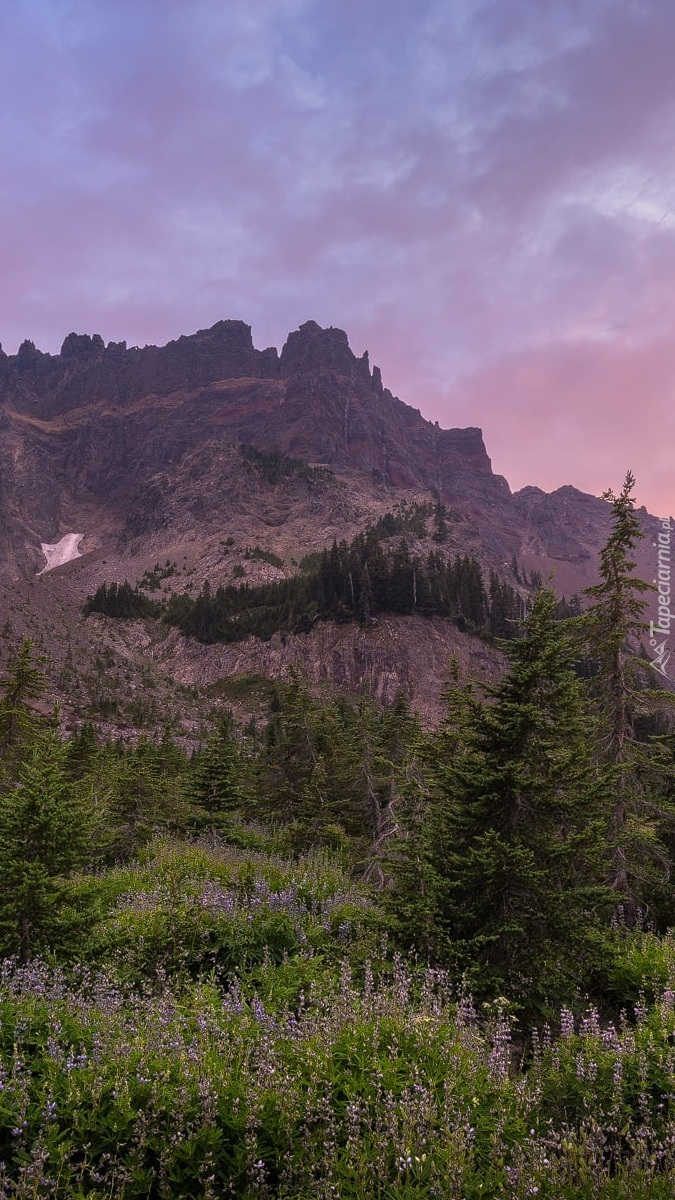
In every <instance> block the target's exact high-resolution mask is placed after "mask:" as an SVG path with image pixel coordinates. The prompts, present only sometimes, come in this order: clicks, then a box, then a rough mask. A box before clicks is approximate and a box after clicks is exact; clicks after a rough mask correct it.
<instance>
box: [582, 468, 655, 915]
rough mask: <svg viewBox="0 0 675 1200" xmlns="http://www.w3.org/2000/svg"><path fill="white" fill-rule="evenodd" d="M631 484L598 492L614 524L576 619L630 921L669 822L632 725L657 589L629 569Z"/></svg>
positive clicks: (650, 756)
mask: <svg viewBox="0 0 675 1200" xmlns="http://www.w3.org/2000/svg"><path fill="white" fill-rule="evenodd" d="M634 487H635V478H634V476H633V474H632V473H631V472H630V471H628V472H627V474H626V477H625V480H624V484H623V487H622V489H621V491H620V492H619V494H618V495H615V494H614V493H613V492H612V491H611V490H610V491H607V492H605V493H604V494H603V499H605V500H608V501H610V503H611V505H612V530H611V533H610V535H609V537H608V539H607V541H606V543H605V545H604V547H603V549H602V551H601V553H600V572H599V574H600V578H599V581H598V583H597V584H595V585H594V586H593V587H589V588H586V589H585V592H584V594H585V595H586V596H587V597H588V598H589V599H590V601H591V603H590V606H589V607H588V608H587V610H586V612H585V613H584V614H583V617H582V618H581V622H580V624H581V628H582V630H583V632H584V635H585V642H586V653H587V655H588V657H589V659H590V661H591V662H592V663H593V664H594V667H595V670H594V673H593V675H592V676H591V680H590V686H591V694H592V695H593V697H594V702H595V705H596V707H597V710H598V714H599V717H600V723H601V728H602V737H601V743H600V745H601V753H602V756H603V758H604V759H605V761H606V762H608V763H610V764H612V765H613V766H614V767H616V769H617V776H616V785H615V793H614V797H615V798H614V805H613V813H612V828H611V840H612V846H613V867H612V877H611V882H612V886H613V888H614V890H615V892H616V893H617V895H618V898H619V901H620V904H621V907H622V909H623V913H624V917H625V918H626V919H627V920H628V922H629V923H631V922H632V921H634V920H635V918H636V915H637V911H638V909H639V908H640V906H641V905H644V904H646V903H647V901H648V893H649V891H650V890H651V889H652V888H654V887H656V888H657V889H658V888H659V886H660V885H662V882H663V879H662V878H661V880H660V881H659V875H660V876H661V877H662V876H663V860H664V856H665V850H664V847H663V844H662V841H661V838H660V837H659V826H660V825H662V824H663V823H664V822H665V823H666V824H672V815H671V816H669V815H668V813H666V811H665V809H663V808H661V806H660V805H659V801H658V792H659V782H658V776H659V773H660V771H661V756H660V751H659V750H658V749H657V748H656V747H654V748H649V747H647V746H646V745H645V744H644V743H642V744H640V743H639V742H638V741H637V739H636V738H635V732H634V724H635V718H636V715H637V712H638V709H639V707H640V702H641V701H640V687H639V682H638V669H637V668H638V659H637V657H636V655H635V653H634V643H635V641H636V639H637V638H638V636H639V635H640V634H641V633H642V632H643V631H644V629H645V628H646V623H645V620H644V610H645V608H646V606H647V599H646V595H645V594H646V593H648V592H651V591H654V590H655V589H654V587H653V586H652V584H650V583H647V582H645V580H643V579H640V578H639V577H638V576H636V574H635V566H636V563H635V560H634V557H633V554H634V550H635V547H636V545H637V543H638V542H639V540H640V539H641V538H642V537H643V536H644V532H643V530H642V528H641V526H640V522H639V520H638V517H637V514H636V513H635V502H634V498H633V489H634ZM631 643H633V645H631ZM666 857H667V856H666ZM659 861H661V866H659V865H658V864H659Z"/></svg>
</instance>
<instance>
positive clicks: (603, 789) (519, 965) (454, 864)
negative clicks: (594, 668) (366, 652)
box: [421, 589, 611, 1015]
mask: <svg viewBox="0 0 675 1200" xmlns="http://www.w3.org/2000/svg"><path fill="white" fill-rule="evenodd" d="M555 604H556V600H555V596H554V594H553V592H552V591H551V590H549V589H544V590H541V591H540V592H539V593H538V594H537V596H536V597H535V600H534V603H533V607H532V611H531V613H530V615H529V617H528V619H527V621H526V623H525V631H524V632H525V636H524V637H523V638H520V639H516V640H514V641H512V642H510V643H509V644H508V648H507V655H508V657H509V659H510V668H509V670H508V671H507V674H506V675H505V677H504V679H503V680H502V681H501V683H500V684H499V685H497V686H496V687H494V688H490V689H488V697H489V701H490V702H489V703H479V702H478V701H477V700H476V699H475V697H474V696H473V695H472V694H471V693H469V692H467V691H466V690H465V689H464V690H462V689H459V688H457V689H455V697H454V704H453V708H454V711H453V712H451V714H450V715H451V721H452V723H451V724H449V725H447V726H446V728H445V730H444V741H445V743H446V745H447V744H448V742H450V740H451V739H454V745H453V746H452V757H451V758H450V759H449V760H447V759H446V760H445V761H443V762H440V763H438V764H437V767H436V770H437V779H436V781H435V784H434V785H433V786H432V789H431V791H432V795H431V797H430V801H431V802H430V811H429V814H428V817H427V820H426V821H425V828H424V835H423V841H422V855H421V876H422V882H423V886H424V888H425V892H426V895H425V901H424V910H425V911H424V914H423V919H424V927H425V930H426V937H427V940H428V942H429V943H430V946H431V948H432V950H433V953H434V956H435V957H436V958H437V959H438V960H440V961H442V962H445V963H451V964H454V966H455V967H456V969H457V970H458V971H466V972H468V975H469V978H470V980H471V983H472V986H473V987H474V988H475V990H476V991H477V992H478V993H479V994H481V995H484V996H494V995H497V994H501V993H506V994H507V995H510V996H511V997H512V998H513V999H514V1000H516V1001H517V1002H518V1003H519V1004H520V1005H521V1006H522V1007H523V1009H524V1010H525V1011H526V1012H527V1013H528V1014H529V1015H533V1014H536V1013H540V1012H541V1009H542V1005H544V1004H545V1002H546V1000H550V1001H551V1002H553V1003H559V1002H560V1001H561V1000H563V999H569V998H570V995H571V994H572V992H573V991H574V988H575V986H576V983H577V981H578V979H579V978H583V977H584V975H586V977H588V975H589V973H590V972H591V970H592V969H593V968H594V967H596V966H597V965H598V964H599V962H600V959H601V952H600V947H601V944H602V940H601V938H600V937H599V934H600V931H601V929H602V927H603V923H604V921H605V919H606V916H607V914H608V911H609V910H610V907H611V906H610V899H611V892H610V891H609V889H608V888H607V887H606V886H605V884H604V878H605V874H606V869H607V856H606V831H607V812H608V803H609V800H608V797H609V794H610V789H611V776H610V773H609V772H608V771H607V770H605V769H601V768H600V767H598V765H597V764H596V762H595V759H594V755H593V749H592V745H593V737H594V725H593V722H592V720H591V718H590V717H589V715H588V713H587V711H586V707H585V703H584V698H583V694H582V692H581V685H580V683H579V681H578V680H577V678H576V676H575V674H574V670H573V663H574V647H573V642H572V639H571V637H570V635H569V633H568V631H567V630H566V629H565V628H564V626H563V625H562V623H561V622H557V621H556V620H555V618H554V610H555ZM430 918H431V919H430Z"/></svg>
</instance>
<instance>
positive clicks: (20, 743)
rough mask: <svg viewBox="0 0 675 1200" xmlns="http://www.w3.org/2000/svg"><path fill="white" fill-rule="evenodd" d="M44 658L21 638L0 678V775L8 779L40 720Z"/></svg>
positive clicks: (45, 682) (41, 718)
mask: <svg viewBox="0 0 675 1200" xmlns="http://www.w3.org/2000/svg"><path fill="white" fill-rule="evenodd" d="M44 668H45V659H44V656H43V655H40V654H38V653H37V651H36V649H35V646H34V644H33V642H32V641H31V639H30V638H24V639H23V640H22V641H21V643H20V645H19V647H18V649H16V650H14V651H12V652H11V653H10V656H9V661H8V664H7V669H6V672H5V675H4V677H3V678H2V679H0V687H1V688H2V691H3V695H2V699H0V764H1V766H0V775H1V774H3V773H4V774H5V775H9V776H10V777H11V773H12V771H13V770H14V769H15V767H16V765H17V763H18V762H20V761H21V758H22V756H23V755H24V754H25V753H26V751H27V750H28V749H29V748H30V745H31V743H32V741H33V739H34V738H35V737H36V736H37V734H38V732H39V731H40V729H43V728H44V725H45V721H44V717H43V716H42V714H41V713H40V711H39V709H38V708H37V706H36V701H37V700H39V699H40V698H41V697H42V696H43V695H44V692H45V689H46V686H47V676H46V674H45V669H44Z"/></svg>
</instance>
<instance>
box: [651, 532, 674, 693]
mask: <svg viewBox="0 0 675 1200" xmlns="http://www.w3.org/2000/svg"><path fill="white" fill-rule="evenodd" d="M660 525H661V529H660V531H659V533H658V535H657V540H656V541H655V542H654V543H653V544H654V547H655V549H656V551H657V554H656V575H657V578H656V579H655V580H654V583H655V584H656V587H657V591H658V616H657V619H656V621H650V622H649V645H650V647H651V651H652V666H653V668H654V670H655V671H658V672H659V674H660V675H663V676H664V677H665V678H666V679H669V678H670V676H669V675H668V671H667V670H666V668H667V666H668V662H669V659H670V650H669V649H668V638H669V637H670V622H671V621H672V620H673V619H674V618H675V613H672V612H671V611H670V595H671V592H670V539H671V533H672V524H671V519H670V517H663V518H662V519H661V520H660Z"/></svg>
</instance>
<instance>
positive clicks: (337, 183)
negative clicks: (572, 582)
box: [0, 0, 675, 515]
mask: <svg viewBox="0 0 675 1200" xmlns="http://www.w3.org/2000/svg"><path fill="white" fill-rule="evenodd" d="M0 230H1V231H2V254H1V258H0V263H1V267H0V340H1V341H2V344H3V346H4V349H5V350H6V351H7V352H9V353H14V352H15V351H16V349H17V348H18V346H19V344H20V342H21V341H23V340H24V338H30V339H31V340H33V341H34V342H35V344H36V345H37V346H39V347H40V349H42V350H50V351H57V350H58V349H59V347H60V344H61V342H62V340H63V338H64V336H65V335H66V334H67V333H69V332H70V331H71V330H74V331H76V332H78V333H83V332H88V333H95V332H97V333H101V334H102V335H103V337H104V338H105V339H106V340H119V339H126V341H127V342H128V343H129V344H130V345H143V344H145V343H146V342H155V343H163V342H166V341H168V340H169V339H170V338H172V337H176V336H178V335H179V334H181V333H190V332H193V331H194V330H196V329H198V328H204V327H205V326H209V325H212V324H213V323H214V322H215V321H217V320H219V319H221V318H223V317H232V318H241V319H243V320H245V321H247V322H248V323H249V324H250V325H251V326H252V328H253V338H254V342H255V344H256V345H257V346H258V347H260V348H263V347H264V346H267V345H277V346H279V347H280V346H281V345H282V343H283V341H284V340H285V337H286V334H287V333H288V332H289V331H290V330H291V329H294V328H296V327H297V326H298V325H299V324H300V323H301V322H302V321H305V320H308V319H313V320H316V321H318V322H319V323H320V324H322V325H337V326H340V327H341V328H343V329H346V330H347V332H348V334H349V338H350V343H351V345H352V347H353V349H354V350H355V352H356V353H357V354H361V353H362V352H363V350H365V349H368V350H369V352H370V361H371V363H373V362H374V363H377V364H379V366H380V367H381V369H382V375H383V380H384V382H385V384H386V385H387V386H389V387H390V388H391V390H392V391H393V392H395V393H396V394H397V395H399V396H400V397H401V399H403V400H405V401H407V402H408V403H411V404H414V405H415V406H416V407H419V408H421V410H422V412H423V413H424V414H425V415H426V416H428V417H430V418H432V419H435V420H438V421H439V422H440V424H441V425H443V426H445V427H450V426H457V425H480V426H481V427H482V428H483V431H484V436H485V440H486V444H487V447H488V451H489V453H490V454H491V457H492V461H493V466H494V468H495V470H497V471H499V472H500V473H502V474H504V475H506V477H507V478H508V480H509V482H510V483H511V485H512V487H514V488H516V487H520V486H522V485H524V484H525V483H535V484H538V485H540V486H542V487H545V488H547V489H549V488H552V487H556V486H558V485H560V484H562V483H574V484H575V485H576V486H578V487H581V488H583V489H584V490H588V491H594V492H599V491H601V490H602V489H603V488H605V487H607V486H613V487H614V488H615V489H616V488H618V487H620V485H621V482H622V479H623V476H624V474H625V471H626V469H627V468H628V467H629V466H630V467H631V468H632V469H633V471H634V472H635V474H636V475H637V480H638V500H639V502H642V503H645V504H646V505H647V506H648V508H650V510H651V511H652V512H656V513H657V514H659V515H668V514H669V513H670V512H673V511H674V510H675V337H674V332H675V329H674V327H675V286H674V285H675V4H673V3H672V2H671V0H21V3H15V4H6V5H4V6H3V36H2V39H1V41H0Z"/></svg>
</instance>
